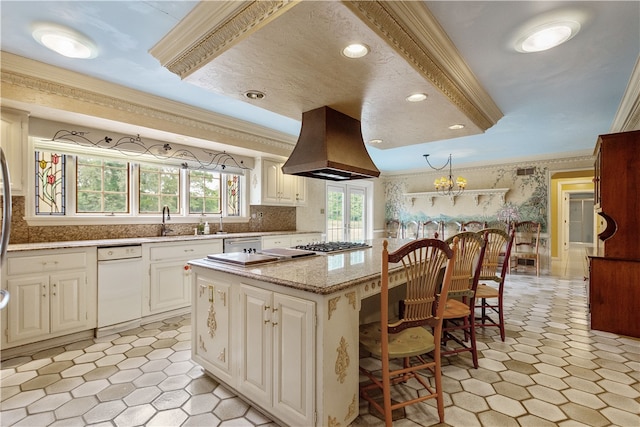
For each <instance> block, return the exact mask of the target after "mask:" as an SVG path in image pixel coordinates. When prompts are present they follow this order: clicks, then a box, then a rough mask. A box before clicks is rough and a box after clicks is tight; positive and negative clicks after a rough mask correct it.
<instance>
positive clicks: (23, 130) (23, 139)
mask: <svg viewBox="0 0 640 427" xmlns="http://www.w3.org/2000/svg"><path fill="white" fill-rule="evenodd" d="M28 134H29V113H27V112H25V111H20V110H13V109H9V108H3V109H2V114H1V115H0V147H2V150H3V151H4V154H5V156H6V157H7V163H8V164H9V170H10V171H11V176H10V179H11V191H12V192H13V194H14V195H22V194H24V192H25V186H24V183H25V176H24V175H25V174H24V171H25V164H24V156H25V150H26V149H27V148H26V147H27V139H28ZM2 185H4V183H3V184H2Z"/></svg>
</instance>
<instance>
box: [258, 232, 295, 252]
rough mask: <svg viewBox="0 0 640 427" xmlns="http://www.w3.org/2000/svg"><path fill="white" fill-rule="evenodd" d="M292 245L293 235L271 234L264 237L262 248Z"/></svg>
mask: <svg viewBox="0 0 640 427" xmlns="http://www.w3.org/2000/svg"><path fill="white" fill-rule="evenodd" d="M288 247H291V236H288V235H287V236H269V237H263V238H262V249H271V248H288Z"/></svg>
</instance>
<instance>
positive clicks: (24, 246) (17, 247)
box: [7, 230, 321, 252]
mask: <svg viewBox="0 0 640 427" xmlns="http://www.w3.org/2000/svg"><path fill="white" fill-rule="evenodd" d="M289 234H290V235H294V234H321V232H320V231H291V230H289V231H252V232H246V233H226V234H207V235H198V236H195V235H182V236H156V237H130V238H124V239H101V240H69V241H58V242H40V243H16V244H9V245H8V246H7V252H19V251H32V250H43V249H67V248H83V247H92V246H98V247H105V246H127V245H139V244H142V243H164V242H188V241H194V240H219V239H234V238H239V237H263V236H282V235H289Z"/></svg>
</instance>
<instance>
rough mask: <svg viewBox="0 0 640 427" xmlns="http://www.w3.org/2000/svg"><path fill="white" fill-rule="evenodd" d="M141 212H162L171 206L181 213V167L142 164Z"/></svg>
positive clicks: (173, 210)
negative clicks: (163, 208)
mask: <svg viewBox="0 0 640 427" xmlns="http://www.w3.org/2000/svg"><path fill="white" fill-rule="evenodd" d="M139 197H140V207H139V210H140V213H143V214H145V213H160V212H162V207H163V206H165V205H166V206H169V209H170V210H171V212H172V213H174V212H175V213H180V168H179V167H177V166H156V165H143V164H141V165H140V191H139Z"/></svg>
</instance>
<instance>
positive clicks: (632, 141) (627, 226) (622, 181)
mask: <svg viewBox="0 0 640 427" xmlns="http://www.w3.org/2000/svg"><path fill="white" fill-rule="evenodd" d="M639 150H640V130H638V131H631V132H621V133H613V134H608V135H600V136H599V137H598V142H597V144H596V150H595V157H596V162H595V178H594V184H595V194H594V196H595V207H596V212H597V213H598V214H599V215H600V216H601V217H603V218H604V219H605V220H606V222H607V224H606V227H605V228H604V231H602V232H601V233H600V235H599V237H600V240H603V241H604V243H603V245H604V252H603V253H602V254H603V255H604V256H605V257H612V258H623V259H625V258H626V259H629V258H633V259H640V245H638V241H640V228H639V227H638V212H640V197H638V188H640V157H639V156H638V152H639Z"/></svg>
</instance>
